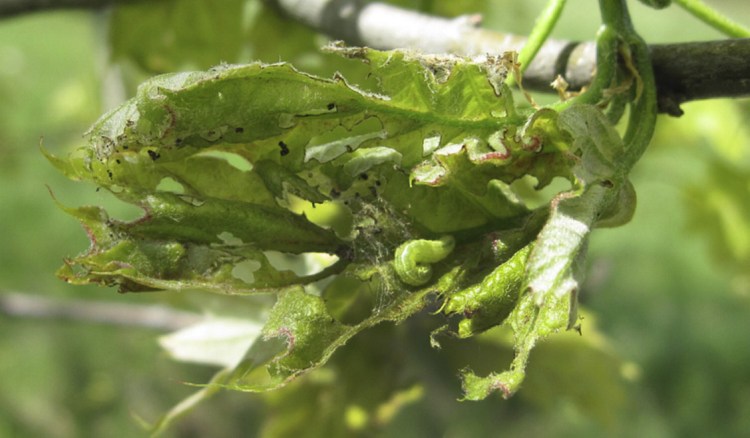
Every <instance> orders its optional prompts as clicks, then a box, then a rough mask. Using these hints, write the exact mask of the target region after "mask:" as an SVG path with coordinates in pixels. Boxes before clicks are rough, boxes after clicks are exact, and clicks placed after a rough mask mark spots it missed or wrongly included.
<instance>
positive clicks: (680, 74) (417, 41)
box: [265, 0, 750, 115]
mask: <svg viewBox="0 0 750 438" xmlns="http://www.w3.org/2000/svg"><path fill="white" fill-rule="evenodd" d="M265 1H266V3H267V4H269V5H271V6H273V7H275V8H277V9H278V10H280V11H281V12H282V13H284V14H285V15H287V16H289V17H291V18H293V19H295V20H297V21H299V22H302V23H304V24H306V25H308V26H310V27H312V28H314V29H316V30H318V31H319V32H321V33H324V34H326V35H328V36H330V37H332V38H334V39H341V40H344V41H345V42H347V43H348V44H351V45H363V46H368V47H373V48H377V49H394V48H412V49H416V50H420V51H422V52H425V53H453V54H457V55H464V56H476V55H483V54H485V53H500V52H506V51H511V50H515V51H518V50H519V49H520V48H521V47H523V45H524V43H525V41H526V39H525V38H523V37H519V36H516V35H510V34H504V33H500V32H494V31H490V30H487V29H482V28H480V27H479V25H480V24H481V19H480V17H479V16H477V15H466V16H461V17H458V18H453V19H446V18H441V17H435V16H430V15H426V14H420V13H417V12H414V11H409V10H405V9H401V8H398V7H395V6H391V5H388V4H384V3H379V2H368V1H364V0H265ZM651 55H652V63H653V66H654V71H655V74H656V79H657V87H658V92H659V109H660V111H661V112H666V113H669V114H672V115H680V114H681V113H682V111H681V110H680V104H681V103H683V102H686V101H689V100H697V99H708V98H717V97H743V96H748V95H750V39H734V40H724V41H712V42H696V43H684V44H668V45H655V46H651ZM595 61H596V47H595V45H594V43H593V42H580V43H579V42H570V41H559V40H548V41H547V43H546V44H545V45H544V46H543V47H542V49H541V50H540V51H539V53H538V54H537V56H536V58H535V59H534V61H533V62H532V63H531V65H529V67H528V69H527V70H526V72H525V74H524V85H525V86H526V87H527V88H530V89H535V90H538V91H545V92H552V91H553V90H552V88H551V87H550V83H551V82H552V81H553V80H554V79H555V78H556V77H557V76H558V75H560V76H562V77H563V78H565V80H566V81H567V82H568V84H570V88H571V89H574V90H575V89H580V88H581V87H583V86H585V85H586V84H588V83H589V82H590V81H591V78H592V76H593V74H594V70H595V68H594V66H595Z"/></svg>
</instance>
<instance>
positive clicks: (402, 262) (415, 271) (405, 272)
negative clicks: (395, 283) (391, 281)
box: [393, 236, 456, 286]
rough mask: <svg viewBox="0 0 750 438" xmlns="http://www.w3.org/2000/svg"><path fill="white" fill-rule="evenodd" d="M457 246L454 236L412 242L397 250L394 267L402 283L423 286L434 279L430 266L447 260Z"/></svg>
mask: <svg viewBox="0 0 750 438" xmlns="http://www.w3.org/2000/svg"><path fill="white" fill-rule="evenodd" d="M455 245H456V242H455V240H454V239H453V237H452V236H444V237H441V238H440V240H423V239H418V240H410V241H408V242H406V243H403V244H402V245H401V246H399V247H398V248H396V256H395V258H394V260H393V267H394V269H395V270H396V274H397V275H398V277H399V278H400V279H401V281H403V282H404V283H406V284H408V285H409V286H421V285H423V284H425V283H427V282H428V281H430V278H431V277H432V266H430V264H431V263H437V262H439V261H440V260H443V259H444V258H446V257H447V256H448V254H450V253H451V251H453V247H454V246H455Z"/></svg>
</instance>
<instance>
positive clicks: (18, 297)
mask: <svg viewBox="0 0 750 438" xmlns="http://www.w3.org/2000/svg"><path fill="white" fill-rule="evenodd" d="M0 315H7V316H11V317H17V318H40V319H58V320H67V321H75V322H86V323H97V324H109V325H119V326H127V327H142V328H149V329H154V330H164V331H174V330H178V329H181V328H184V327H187V326H189V325H192V324H195V323H197V322H199V321H202V320H203V319H204V318H203V317H202V316H201V315H198V314H196V313H190V312H184V311H180V310H175V309H171V308H169V307H166V306H158V305H151V306H144V305H135V304H122V303H111V302H98V303H97V302H92V301H87V300H57V299H53V298H48V297H42V296H38V295H31V294H25V293H1V294H0Z"/></svg>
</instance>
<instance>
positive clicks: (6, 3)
mask: <svg viewBox="0 0 750 438" xmlns="http://www.w3.org/2000/svg"><path fill="white" fill-rule="evenodd" d="M128 1H130V2H133V1H139V0H0V17H3V18H5V17H12V16H15V15H20V14H26V13H30V12H37V11H42V10H51V9H101V8H103V7H105V6H109V5H111V4H113V3H126V2H128Z"/></svg>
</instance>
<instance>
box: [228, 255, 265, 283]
mask: <svg viewBox="0 0 750 438" xmlns="http://www.w3.org/2000/svg"><path fill="white" fill-rule="evenodd" d="M261 266H262V265H261V264H260V262H259V261H257V260H244V261H241V262H239V263H237V264H236V265H234V268H232V277H234V278H236V279H239V280H242V281H244V282H245V283H247V284H253V283H254V282H255V274H254V272H255V271H257V270H258V269H260V268H261Z"/></svg>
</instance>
